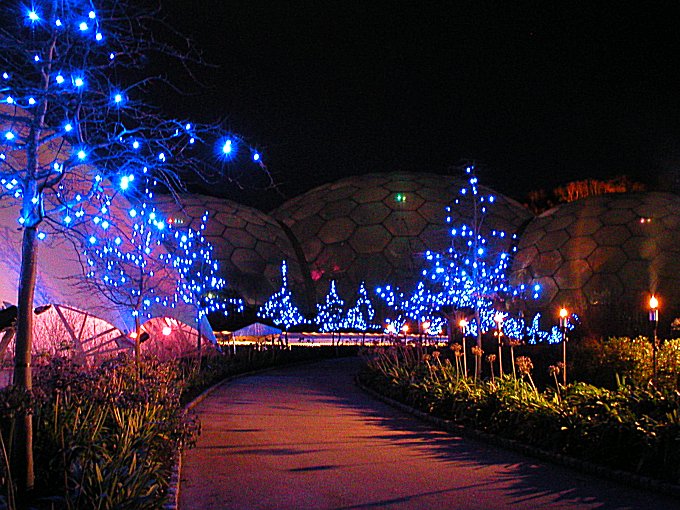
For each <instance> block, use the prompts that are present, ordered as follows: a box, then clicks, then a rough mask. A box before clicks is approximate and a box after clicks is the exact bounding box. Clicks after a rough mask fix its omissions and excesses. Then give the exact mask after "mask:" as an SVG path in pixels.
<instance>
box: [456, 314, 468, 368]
mask: <svg viewBox="0 0 680 510" xmlns="http://www.w3.org/2000/svg"><path fill="white" fill-rule="evenodd" d="M467 325H468V321H466V320H465V319H461V320H460V321H459V322H458V327H459V328H460V333H461V335H462V337H463V373H464V374H465V377H467V373H468V371H467V352H466V350H465V328H467Z"/></svg>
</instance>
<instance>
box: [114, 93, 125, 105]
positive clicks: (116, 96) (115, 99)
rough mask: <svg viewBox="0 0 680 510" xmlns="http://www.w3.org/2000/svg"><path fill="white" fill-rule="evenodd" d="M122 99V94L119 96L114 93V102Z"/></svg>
mask: <svg viewBox="0 0 680 510" xmlns="http://www.w3.org/2000/svg"><path fill="white" fill-rule="evenodd" d="M122 100H123V96H121V95H120V94H116V95H115V96H113V101H114V103H120V102H121V101H122Z"/></svg>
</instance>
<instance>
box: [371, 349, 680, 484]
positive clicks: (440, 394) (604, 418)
mask: <svg viewBox="0 0 680 510" xmlns="http://www.w3.org/2000/svg"><path fill="white" fill-rule="evenodd" d="M629 343H630V341H629ZM634 345H637V344H634ZM628 347H629V346H625V353H629V354H630V353H631V351H632V352H637V350H636V349H635V348H633V349H632V350H631V349H629V348H628ZM608 348H609V349H613V350H615V351H616V352H619V351H618V350H617V349H623V347H622V346H621V345H620V344H619V343H618V342H614V343H612V344H611V345H610V346H609V347H608ZM638 348H641V347H640V346H638ZM608 352H609V351H608ZM668 352H672V353H675V352H676V350H673V351H670V350H669V351H668ZM668 356H669V358H671V357H672V356H671V355H670V354H668ZM620 359H621V360H624V361H625V359H627V358H625V357H624V356H621V358H620ZM673 359H676V358H673ZM628 361H629V362H630V360H628ZM523 362H524V363H525V365H524V366H523V367H519V364H518V368H519V373H520V374H522V375H523V377H522V378H520V379H516V378H514V377H512V376H511V375H507V376H505V377H503V378H498V377H496V378H495V379H494V380H492V381H491V380H486V381H477V382H475V381H474V380H473V379H471V378H468V377H465V376H464V375H463V374H462V373H460V372H459V371H457V370H456V368H455V365H453V364H451V363H450V362H448V360H443V361H441V362H440V357H439V356H434V355H428V354H426V353H424V352H418V351H417V350H416V349H397V348H395V349H388V350H383V351H378V352H374V353H373V354H371V355H368V356H367V363H366V368H365V369H364V371H363V372H362V374H361V376H360V377H361V378H362V380H363V381H364V382H365V383H366V384H369V385H370V386H372V387H373V388H375V389H377V390H378V391H380V392H382V393H385V394H387V395H388V396H390V397H392V398H395V399H398V400H401V401H403V402H406V403H408V404H410V405H412V406H414V407H416V408H418V409H420V410H423V411H427V412H430V413H433V414H435V415H437V416H440V417H442V418H446V419H450V420H453V421H455V422H457V423H460V424H463V425H466V426H469V427H472V428H475V429H477V430H481V431H484V432H488V433H492V434H496V435H499V436H502V437H506V438H510V439H515V440H518V441H521V442H523V443H526V444H530V445H533V446H536V447H539V448H542V449H545V450H550V451H553V452H557V453H563V454H568V455H571V456H575V457H579V458H582V459H585V460H589V461H593V462H597V463H601V464H605V465H608V466H611V467H614V468H617V469H627V470H630V471H633V472H638V473H644V474H647V475H650V476H655V477H658V478H662V479H667V480H669V481H672V482H675V483H677V482H678V481H679V480H680V394H678V393H677V392H670V391H669V392H662V391H656V390H653V388H649V387H647V386H634V385H631V386H625V385H621V386H620V387H619V388H617V389H615V390H608V389H604V388H600V387H596V386H592V385H589V384H585V383H575V384H571V385H569V386H567V387H566V388H565V387H562V386H560V387H559V389H552V388H548V389H546V390H545V391H543V392H538V391H537V390H536V388H535V386H534V385H533V384H532V382H531V380H530V379H529V378H528V375H530V374H529V373H528V370H529V368H530V365H528V364H527V360H523ZM668 363H670V361H669V362H668Z"/></svg>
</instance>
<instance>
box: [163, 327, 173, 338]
mask: <svg viewBox="0 0 680 510" xmlns="http://www.w3.org/2000/svg"><path fill="white" fill-rule="evenodd" d="M171 334H172V328H171V327H170V326H163V335H165V336H169V335H171Z"/></svg>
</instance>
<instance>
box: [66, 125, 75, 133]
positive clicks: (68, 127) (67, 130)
mask: <svg viewBox="0 0 680 510" xmlns="http://www.w3.org/2000/svg"><path fill="white" fill-rule="evenodd" d="M72 129H73V125H71V124H70V123H67V124H66V125H65V126H64V131H66V132H67V133H69V132H70V131H71V130H72Z"/></svg>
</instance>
